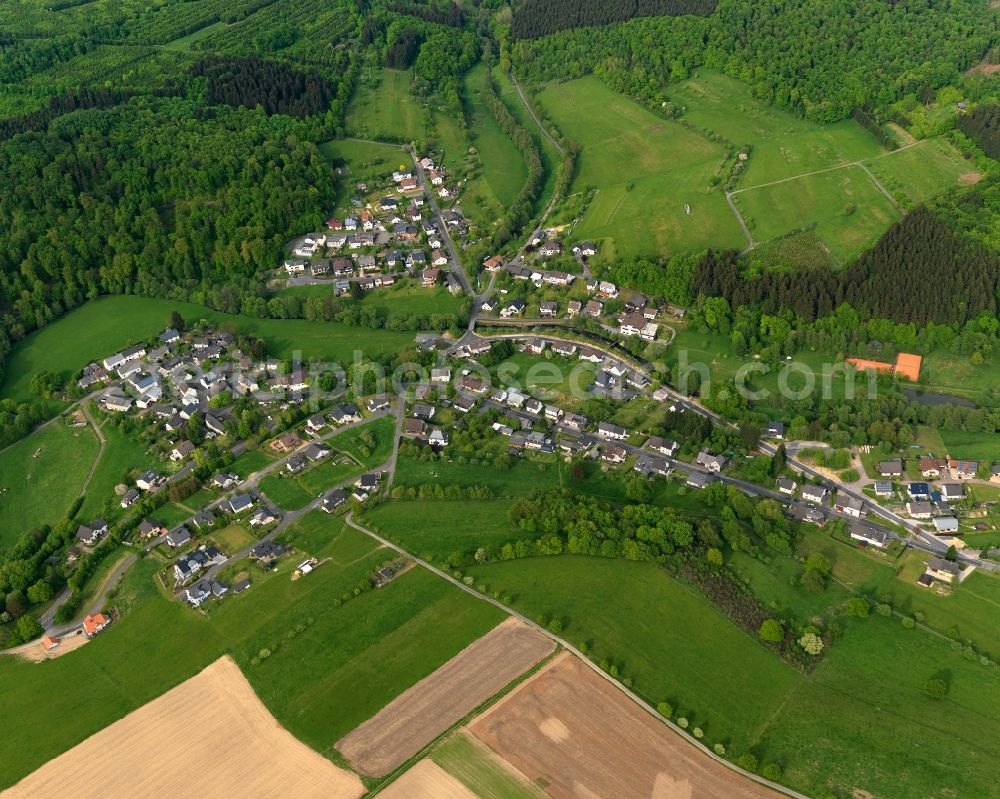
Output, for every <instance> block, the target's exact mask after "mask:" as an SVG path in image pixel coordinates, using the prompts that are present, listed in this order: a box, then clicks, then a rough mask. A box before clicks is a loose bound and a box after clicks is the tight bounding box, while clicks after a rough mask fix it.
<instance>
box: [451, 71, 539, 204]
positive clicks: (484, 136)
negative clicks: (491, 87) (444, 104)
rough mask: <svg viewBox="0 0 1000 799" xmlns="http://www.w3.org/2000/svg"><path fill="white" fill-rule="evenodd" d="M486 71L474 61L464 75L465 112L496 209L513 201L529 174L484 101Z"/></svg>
mask: <svg viewBox="0 0 1000 799" xmlns="http://www.w3.org/2000/svg"><path fill="white" fill-rule="evenodd" d="M488 75H489V71H488V70H487V69H486V65H485V64H483V63H479V64H476V66H474V67H473V68H472V69H470V70H469V71H468V72H467V73H466V75H465V83H464V89H465V113H466V118H467V120H468V124H469V131H470V133H469V138H470V140H471V141H472V144H473V146H475V148H476V150H477V151H478V153H479V159H480V161H481V162H482V170H483V178H484V179H485V183H486V185H487V186H488V187H489V190H490V193H491V194H492V195H493V199H494V201H495V203H496V204H497V207H498V208H499V209H503V208H504V207H506V206H508V205H510V204H511V202H513V200H514V197H515V196H516V195H517V193H518V192H519V191H520V190H521V187H522V186H523V185H524V180H525V178H526V177H527V176H528V170H527V167H526V166H525V164H524V159H523V158H522V157H521V153H520V152H519V151H518V149H517V147H516V146H515V145H514V142H513V141H512V140H511V139H510V138H508V136H507V134H506V133H504V132H503V131H502V130H501V129H500V126H499V125H498V124H497V121H496V120H495V119H494V118H493V114H492V113H491V112H490V110H489V108H487V106H486V104H485V103H484V102H483V99H482V96H481V91H482V88H483V86H484V85H485V83H486V79H487V77H488Z"/></svg>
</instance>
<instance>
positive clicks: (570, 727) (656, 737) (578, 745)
mask: <svg viewBox="0 0 1000 799" xmlns="http://www.w3.org/2000/svg"><path fill="white" fill-rule="evenodd" d="M469 730H470V731H471V732H472V734H473V735H475V736H476V737H477V738H479V739H480V740H481V741H483V742H484V743H485V744H486V745H487V746H489V747H490V748H491V749H493V751H495V752H497V753H498V754H499V755H500V756H501V757H503V758H504V759H505V760H507V761H508V762H509V763H511V764H512V765H513V766H514V767H515V768H517V769H518V770H520V771H521V772H523V773H524V775H525V776H527V777H528V779H530V780H532V781H533V782H535V783H536V784H538V785H544V786H545V790H546V793H548V795H549V796H551V797H553V799H564V798H565V799H579V797H594V796H614V797H619V798H620V799H628V797H635V799H682V797H683V799H730V797H733V796H739V797H741V798H742V799H757V798H759V799H763V798H764V797H770V798H771V799H776V797H778V796H779V795H778V794H777V793H774V792H772V791H770V790H768V789H766V788H764V787H763V786H760V785H757V784H756V783H754V782H751V781H750V780H747V779H746V778H744V777H741V776H740V775H738V774H736V773H735V772H733V771H730V770H729V769H728V768H726V767H725V766H723V765H721V764H719V763H717V762H715V761H714V760H712V759H711V758H710V757H708V756H707V755H706V754H704V753H703V752H700V751H699V750H698V749H696V748H695V747H693V746H692V745H691V744H689V743H687V742H686V741H685V740H684V739H683V738H681V737H679V736H678V735H675V734H674V733H673V732H671V731H670V730H669V729H668V728H667V727H666V726H665V725H664V724H662V723H661V722H660V721H658V720H656V719H655V718H653V717H652V716H651V715H649V714H648V713H646V712H645V711H644V710H642V708H640V707H639V706H638V705H635V704H633V703H632V702H631V701H630V700H629V699H628V698H627V697H626V696H625V695H624V694H622V693H621V692H620V691H619V690H618V689H617V688H615V687H614V686H613V685H611V683H609V682H608V681H607V680H604V679H603V678H601V677H600V676H599V675H597V674H595V673H594V671H593V670H592V669H591V668H590V667H588V666H587V665H586V664H584V663H583V662H582V661H580V660H579V659H578V658H575V657H573V656H571V655H568V654H567V655H563V656H560V657H559V658H556V659H555V660H554V661H553V662H552V663H551V664H550V665H549V666H548V667H547V668H545V669H543V670H542V671H540V672H539V673H538V674H537V675H535V676H534V677H532V679H530V680H528V681H526V682H525V683H524V684H523V685H521V686H519V687H518V688H517V690H515V691H513V692H512V693H511V694H510V695H509V696H507V697H505V698H504V699H503V700H502V701H500V702H498V703H497V704H496V705H494V706H493V707H492V708H490V709H489V710H488V711H486V713H484V714H483V715H482V716H480V717H479V718H477V719H476V720H475V721H474V722H472V724H470V725H469Z"/></svg>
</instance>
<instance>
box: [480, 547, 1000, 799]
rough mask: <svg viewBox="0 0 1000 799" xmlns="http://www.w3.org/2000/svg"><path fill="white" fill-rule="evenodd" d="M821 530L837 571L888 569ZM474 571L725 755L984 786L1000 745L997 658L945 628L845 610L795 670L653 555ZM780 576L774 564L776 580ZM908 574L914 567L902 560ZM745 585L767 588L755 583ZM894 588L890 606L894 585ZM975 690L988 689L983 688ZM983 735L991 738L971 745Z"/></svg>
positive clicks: (974, 790)
mask: <svg viewBox="0 0 1000 799" xmlns="http://www.w3.org/2000/svg"><path fill="white" fill-rule="evenodd" d="M816 535H817V536H824V534H823V533H822V532H821V531H818V532H817V533H816ZM827 540H829V539H828V538H827ZM809 543H810V544H813V543H815V542H812V541H810V542H809ZM830 543H831V544H833V545H834V546H837V547H840V549H841V550H842V551H841V552H840V553H839V554H837V556H836V559H835V574H836V575H837V576H838V577H841V576H848V575H854V577H855V578H856V577H858V576H863V575H864V574H866V573H869V572H870V571H872V570H874V571H875V572H878V573H888V574H889V579H890V580H895V579H896V578H895V577H894V576H893V574H894V572H893V569H892V568H890V567H886V566H884V565H882V564H879V563H878V562H876V561H874V560H872V559H870V558H868V557H867V556H864V555H861V554H860V553H857V552H854V551H853V550H851V548H850V547H846V546H843V545H840V544H836V543H835V542H830ZM907 569H908V567H907ZM908 570H909V569H908ZM471 572H472V573H474V575H475V577H476V579H477V584H478V583H484V584H486V585H487V587H488V588H489V590H491V591H492V590H501V591H504V592H507V593H509V594H510V595H511V596H512V599H513V603H514V607H516V608H517V609H518V610H521V611H522V612H525V613H526V614H528V615H530V616H536V617H539V616H545V617H546V618H548V619H551V618H553V617H554V618H558V619H559V620H560V621H561V622H562V623H563V625H564V630H565V633H564V635H565V636H566V637H567V638H568V639H569V640H571V641H573V642H575V643H580V642H583V641H586V642H587V643H588V645H589V646H590V652H589V656H591V657H593V658H594V659H595V660H598V661H600V660H605V659H606V660H607V661H608V662H609V663H614V664H616V665H617V666H618V669H619V670H620V672H621V673H622V674H623V675H624V676H627V677H630V678H631V679H632V680H633V681H634V686H635V688H636V690H638V692H639V693H640V694H642V695H643V696H645V697H647V698H648V699H651V700H652V701H654V702H656V701H660V700H662V699H664V698H665V699H668V700H669V701H670V702H671V703H672V704H673V705H674V707H675V708H676V711H677V712H676V715H678V716H680V715H683V716H685V717H687V718H688V719H689V721H690V723H691V724H692V725H698V726H700V727H702V728H703V729H704V730H705V740H706V741H708V742H714V741H721V742H723V743H724V744H725V745H726V748H727V750H728V753H729V756H738V755H739V754H741V753H743V752H746V751H750V752H753V753H754V754H755V755H756V756H757V757H758V759H759V761H760V762H761V763H768V762H777V763H779V764H780V765H781V767H782V769H783V771H784V778H783V781H785V782H787V783H788V784H789V785H791V786H792V787H794V788H797V789H799V790H801V791H804V792H806V793H808V794H809V795H813V796H825V795H829V794H833V795H838V796H839V795H851V791H853V790H855V789H858V790H864V791H870V792H871V794H872V795H874V796H925V795H940V796H945V795H951V796H966V795H968V796H980V795H985V794H984V792H988V789H987V788H986V787H985V785H984V782H983V776H982V775H984V774H988V773H989V770H988V769H989V766H988V764H989V762H990V761H991V760H992V759H994V758H995V757H996V756H997V754H998V752H1000V744H997V732H998V730H1000V691H998V690H997V688H998V687H1000V675H998V672H997V668H996V667H995V666H982V665H980V664H979V663H978V662H975V661H971V662H970V661H969V660H966V659H965V658H964V657H963V656H962V653H961V651H960V650H958V651H956V649H954V648H953V647H952V645H951V644H950V643H949V642H947V641H945V640H943V639H941V638H939V637H937V636H935V635H933V634H931V633H928V632H927V631H925V630H920V629H915V630H907V629H905V628H904V627H903V626H902V625H901V624H900V623H899V619H898V618H891V619H883V618H881V617H879V616H877V615H875V614H873V615H872V616H871V617H870V618H868V619H866V620H856V619H847V620H844V626H845V627H846V631H845V634H844V636H843V637H842V638H841V639H840V640H838V641H836V642H835V643H834V644H833V645H832V646H831V647H830V649H829V651H828V652H827V653H826V655H825V657H824V659H823V660H822V661H821V662H820V663H819V665H818V666H817V667H816V668H815V670H814V671H812V672H810V673H809V674H807V675H803V674H800V673H799V672H797V671H795V670H793V669H791V668H790V667H787V666H786V665H784V664H783V663H782V662H781V661H779V660H778V659H777V658H775V657H774V656H772V655H771V654H770V653H769V652H766V651H765V650H763V649H762V648H761V647H760V646H759V645H758V644H757V643H756V642H755V641H754V640H753V639H752V638H751V637H749V636H747V635H745V634H744V633H742V632H741V631H739V630H737V629H736V628H735V627H733V626H732V625H731V624H730V623H729V622H728V621H727V620H725V619H723V618H722V617H720V616H718V614H716V612H715V610H714V609H713V608H712V607H711V606H710V605H708V603H707V602H705V601H704V600H702V599H701V598H700V597H699V596H696V595H695V594H693V593H691V592H689V591H688V590H687V589H686V588H684V587H683V586H681V585H679V584H677V583H675V582H673V581H672V580H670V578H668V577H667V576H666V575H664V574H663V573H662V572H660V571H659V570H657V569H656V568H655V567H654V566H652V565H650V564H643V563H631V562H625V561H607V560H603V559H598V558H583V557H578V556H560V557H555V558H551V557H550V558H535V559H529V560H521V561H511V562H505V563H495V564H490V565H487V566H480V567H475V568H474V569H472V570H471ZM784 577H785V575H784V574H783V573H782V574H779V575H775V576H773V577H772V578H771V580H772V583H773V585H774V586H776V585H777V583H778V582H779V581H781V580H782V579H783V578H784ZM970 579H971V578H970ZM983 579H984V580H991V578H989V577H985V576H984V577H983ZM898 582H899V581H897V583H898ZM906 582H907V584H909V583H910V582H912V581H911V580H910V579H909V575H908V576H907V577H906ZM977 583H979V584H976V585H973V586H972V588H973V590H974V591H975V592H977V593H975V594H973V592H972V591H970V595H969V597H968V599H967V600H966V601H967V603H968V605H967V607H971V606H972V604H973V603H975V604H977V605H978V606H979V610H978V612H976V615H977V616H978V617H979V618H981V619H984V620H985V619H986V618H988V617H989V616H990V615H991V614H992V613H993V611H994V610H995V608H994V605H993V602H995V595H994V593H993V587H992V585H988V584H983V583H982V581H977ZM754 586H755V589H758V588H761V589H762V593H763V595H764V596H765V597H766V596H767V586H766V585H765V584H764V583H762V582H760V581H759V580H756V581H754ZM890 588H891V591H892V593H893V594H894V596H895V597H896V601H895V602H894V605H896V606H897V607H898V606H900V604H901V601H902V600H901V596H902V594H901V593H900V591H899V587H898V584H897V585H893V586H891V587H890ZM963 588H964V587H963ZM984 588H985V590H986V591H987V593H986V594H985V597H986V598H987V599H990V601H988V602H984V601H983V600H984V595H983V594H982V593H981V592H982V591H983V590H984ZM913 589H914V591H917V590H919V589H917V588H916V586H915V585H914V587H913ZM961 590H962V589H960V590H959V592H956V594H955V595H954V596H952V597H946V598H942V597H936V596H935V597H929V596H928V595H927V594H923V595H921V596H922V598H927V601H929V602H933V601H935V600H940V601H942V602H947V601H950V600H954V599H956V598H957V597H958V596H959V593H960V592H961ZM792 593H793V594H794V595H789V596H788V597H787V599H788V601H789V602H790V603H791V604H792V605H794V606H796V609H797V611H798V612H799V613H806V612H808V610H809V608H807V607H806V605H807V604H808V603H809V602H812V601H813V600H812V599H810V598H809V597H807V596H801V594H802V591H801V589H793V591H792ZM841 596H846V593H845V592H844V589H833V590H832V591H830V595H829V596H826V597H824V600H830V601H836V600H838V599H839V598H840V597H841ZM820 604H822V602H820V603H818V604H817V606H816V607H818V606H819V605H820ZM959 612H961V611H959ZM928 621H930V613H928ZM963 634H964V631H963ZM737 664H738V665H737ZM932 678H942V679H945V680H946V682H948V684H949V693H948V696H947V698H946V699H944V700H937V699H932V698H930V697H929V696H928V695H927V694H926V693H925V691H924V685H925V683H926V682H927V681H928V680H929V679H932ZM983 692H985V693H986V694H988V696H985V697H983V698H982V699H980V698H979V696H980V694H982V693H983ZM978 739H982V740H984V741H986V742H987V743H986V744H985V745H984V746H982V747H979V746H978V745H977V743H976V741H977V740H978ZM966 755H968V757H966ZM901 762H905V763H906V768H905V769H903V770H902V771H903V772H904V773H899V772H900V768H899V764H900V763H901Z"/></svg>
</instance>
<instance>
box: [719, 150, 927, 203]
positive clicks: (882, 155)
mask: <svg viewBox="0 0 1000 799" xmlns="http://www.w3.org/2000/svg"><path fill="white" fill-rule="evenodd" d="M926 141H931V139H920V140H918V141H915V142H913V143H911V144H907V145H904V146H903V147H899V148H897V149H895V150H890V151H889V152H887V153H880V154H879V155H873V156H872V157H871V158H862V159H860V160H857V161H844V162H843V163H840V164H835V165H834V166H827V167H823V169H814V170H813V171H812V172H803V173H801V174H799V175H792V176H791V177H787V178H781V179H780V180H771V181H768V182H767V183H757V184H755V185H753V186H744V187H743V188H740V189H734V190H733V191H731V192H729V194H730V195H735V194H741V193H742V192H745V191H752V190H753V189H765V188H767V187H768V186H778V185H780V184H782V183H790V182H791V181H793V180H799V179H800V178H808V177H812V176H813V175H822V174H825V173H826V172H836V171H837V170H838V169H844V168H846V167H849V166H860V167H862V168H864V164H866V163H869V162H871V161H878V160H879V159H881V158H888V157H889V156H890V155H895V154H896V153H901V152H903V151H904V150H909V149H911V148H913V147H917V146H919V145H920V144H923V143H924V142H926ZM865 171H867V170H865ZM890 199H891V197H890ZM893 204H895V200H893Z"/></svg>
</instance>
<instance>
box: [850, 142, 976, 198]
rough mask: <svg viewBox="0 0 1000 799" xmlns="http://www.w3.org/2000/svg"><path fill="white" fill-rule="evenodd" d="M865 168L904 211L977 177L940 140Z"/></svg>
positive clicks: (952, 148)
mask: <svg viewBox="0 0 1000 799" xmlns="http://www.w3.org/2000/svg"><path fill="white" fill-rule="evenodd" d="M865 166H867V167H868V169H869V170H870V171H871V172H872V174H874V175H875V177H876V178H878V180H879V182H880V183H881V184H882V185H883V186H885V187H886V188H887V189H888V190H889V191H890V192H892V194H893V196H894V197H895V198H896V200H897V201H898V202H899V203H901V204H902V205H903V206H904V207H906V208H913V207H915V206H917V205H920V204H921V203H924V202H927V201H928V200H930V199H932V198H933V197H936V196H937V195H939V194H941V193H942V192H944V191H947V190H948V189H951V188H955V187H957V186H959V185H961V183H962V182H963V181H964V180H974V179H976V178H977V177H978V176H977V175H976V173H975V172H974V171H973V165H972V164H970V163H968V162H966V161H965V159H963V158H962V155H961V153H959V152H958V150H956V149H955V148H954V147H952V146H951V144H949V143H948V142H947V141H946V140H945V139H941V138H937V139H925V140H923V141H920V142H917V143H916V144H915V145H914V146H913V147H909V148H907V149H903V150H897V151H896V152H893V153H889V154H888V155H883V156H880V157H878V158H872V159H871V160H870V161H866V162H865Z"/></svg>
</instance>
